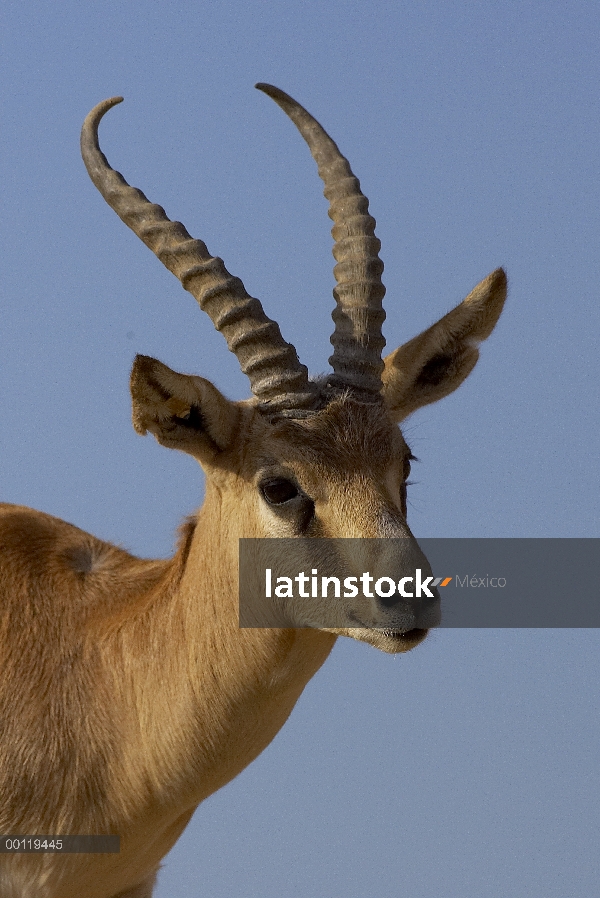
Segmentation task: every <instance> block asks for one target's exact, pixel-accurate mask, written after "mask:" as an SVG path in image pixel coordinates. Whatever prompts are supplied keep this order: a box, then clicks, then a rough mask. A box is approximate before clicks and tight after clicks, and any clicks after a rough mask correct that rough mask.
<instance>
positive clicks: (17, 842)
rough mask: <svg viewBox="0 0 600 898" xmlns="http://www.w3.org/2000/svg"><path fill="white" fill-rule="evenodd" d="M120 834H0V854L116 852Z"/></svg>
mask: <svg viewBox="0 0 600 898" xmlns="http://www.w3.org/2000/svg"><path fill="white" fill-rule="evenodd" d="M120 850H121V837H120V836H56V835H54V836H30V835H15V836H0V854H118V853H119V852H120Z"/></svg>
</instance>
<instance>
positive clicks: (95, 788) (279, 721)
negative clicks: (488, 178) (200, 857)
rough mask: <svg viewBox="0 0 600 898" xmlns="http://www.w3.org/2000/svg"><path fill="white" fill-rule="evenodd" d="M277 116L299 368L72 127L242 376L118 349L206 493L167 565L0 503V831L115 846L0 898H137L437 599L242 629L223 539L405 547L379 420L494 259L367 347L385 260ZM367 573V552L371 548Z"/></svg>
mask: <svg viewBox="0 0 600 898" xmlns="http://www.w3.org/2000/svg"><path fill="white" fill-rule="evenodd" d="M257 86H258V87H259V88H260V89H261V90H263V91H264V92H265V93H267V94H268V95H269V96H271V97H272V98H273V99H274V100H275V102H276V103H278V105H279V106H280V107H281V108H282V109H283V110H284V111H285V112H286V113H287V115H288V116H289V117H290V118H291V119H292V121H293V122H294V123H295V125H296V126H297V128H298V129H299V131H300V133H301V135H302V136H303V138H304V139H305V140H306V142H307V144H308V146H309V148H310V151H311V153H312V155H313V157H314V158H315V160H316V162H317V165H318V169H319V174H320V176H321V178H322V179H323V182H324V184H325V195H326V197H327V198H328V200H329V202H330V212H329V214H330V216H331V218H332V219H333V221H334V228H333V231H332V233H333V237H334V240H335V248H334V251H333V252H334V256H335V258H336V260H337V265H336V266H335V269H334V272H335V278H336V281H337V286H336V288H335V290H334V296H335V300H336V306H335V310H334V312H333V319H334V322H335V329H334V333H333V336H332V338H331V342H332V343H333V347H334V351H333V355H332V357H331V359H330V362H331V366H332V369H333V373H332V374H330V375H329V376H327V377H325V378H322V379H320V380H317V381H313V380H310V379H309V377H308V374H307V370H306V368H305V367H304V366H303V365H301V364H300V362H299V360H298V357H297V355H296V351H295V349H294V347H293V346H292V345H291V344H289V343H286V342H285V341H284V340H283V338H282V336H281V334H280V331H279V328H278V326H277V324H275V323H274V322H273V321H271V320H269V319H268V318H267V317H266V315H265V314H264V312H263V309H262V307H261V304H260V303H259V301H258V300H256V299H252V298H251V297H250V296H248V294H247V293H246V291H245V289H244V287H243V285H242V282H241V281H240V280H238V279H237V278H234V277H232V276H231V275H230V274H229V273H228V272H227V270H226V269H225V267H224V265H223V262H222V261H221V260H220V259H218V258H214V257H211V256H210V255H209V253H208V250H207V248H206V246H205V244H204V243H202V242H201V241H199V240H193V239H192V238H191V237H190V236H189V235H188V233H187V231H186V230H185V228H184V227H183V226H182V225H181V224H179V223H177V222H171V221H169V219H168V218H167V217H166V215H165V213H164V211H163V209H162V208H161V207H160V206H157V205H153V204H151V203H150V202H149V201H148V200H147V199H146V197H145V196H144V195H143V194H142V193H141V192H140V191H138V190H135V189H134V188H132V187H130V186H128V185H127V183H126V182H125V181H124V179H123V178H122V176H121V175H120V174H118V172H115V171H113V170H112V169H111V168H110V166H109V165H108V163H107V161H106V159H105V157H104V156H103V155H102V153H101V151H100V148H99V145H98V137H97V130H98V125H99V122H100V120H101V118H102V116H103V115H104V114H105V113H106V112H107V111H108V110H109V109H110V108H111V107H112V106H114V105H115V104H116V103H119V102H120V98H114V99H112V100H107V101H105V102H103V103H100V104H99V105H98V106H96V108H95V109H94V110H92V112H91V113H90V114H89V116H88V117H87V118H86V120H85V123H84V125H83V130H82V137H81V147H82V154H83V159H84V162H85V165H86V167H87V170H88V172H89V174H90V177H91V179H92V181H93V182H94V184H95V185H96V187H97V188H98V190H99V191H100V193H101V194H102V196H103V197H104V199H105V200H106V201H107V202H108V204H109V205H110V206H111V207H112V208H113V209H114V210H115V211H116V212H117V214H118V215H119V216H120V217H121V218H122V220H123V221H124V222H125V223H126V224H127V225H128V226H129V227H130V228H132V229H133V231H134V232H135V233H136V234H137V235H138V236H139V237H140V238H141V239H142V240H143V241H144V243H146V245H147V246H149V247H150V248H151V249H152V250H153V252H154V253H155V254H156V255H157V256H158V258H159V259H160V260H161V261H162V262H163V263H164V264H165V265H166V266H167V267H168V268H169V270H170V271H172V272H173V273H174V274H175V275H176V276H177V277H178V278H179V279H180V281H181V283H182V285H183V286H184V287H185V289H186V290H189V291H190V292H191V293H192V294H193V296H194V297H195V298H196V299H197V301H198V303H199V305H200V307H201V308H202V309H203V310H204V311H205V312H206V313H207V314H208V315H209V316H210V318H211V320H212V321H213V323H214V325H215V327H216V328H217V329H218V330H219V331H221V333H222V334H223V336H224V337H225V339H226V341H227V345H228V347H229V349H230V350H231V351H232V352H234V353H235V355H236V356H237V358H238V360H239V363H240V365H241V368H242V370H243V371H244V372H245V374H246V375H247V376H248V378H249V381H250V387H251V391H252V393H253V398H252V399H250V400H246V401H243V402H232V401H230V400H229V399H226V398H225V397H224V396H223V395H222V394H221V393H220V392H219V390H217V389H216V387H214V386H213V385H212V383H210V381H208V380H204V379H203V378H202V377H197V376H193V375H184V374H178V373H177V372H175V371H172V370H171V369H169V368H167V366H166V365H163V364H162V363H161V362H158V361H156V360H155V359H152V358H148V357H145V356H137V357H136V359H135V362H134V365H133V371H132V374H131V394H132V398H133V423H134V427H135V429H136V430H137V432H138V433H140V434H145V433H147V432H148V431H150V432H151V433H152V434H153V435H154V436H155V437H156V439H157V440H158V441H159V442H160V443H161V444H162V445H164V446H168V447H171V448H175V449H180V450H181V451H183V452H187V453H189V454H191V455H193V456H194V457H195V458H196V459H197V460H198V461H199V463H200V464H201V466H202V468H203V470H204V472H205V475H206V496H205V500H204V504H203V505H202V507H201V509H200V510H199V512H198V514H197V515H196V517H195V518H194V519H193V520H189V521H188V522H187V523H185V524H184V525H183V527H182V528H181V535H180V540H179V547H178V550H177V552H176V553H175V555H174V557H173V558H171V559H168V560H157V561H152V560H150V561H149V560H141V559H138V558H134V557H133V556H132V555H130V554H128V553H127V552H126V551H124V550H123V549H121V548H118V547H116V546H113V545H110V544H107V543H104V542H102V541H100V540H98V539H96V538H95V537H93V536H91V535H89V534H87V533H84V532H83V531H81V530H79V529H77V528H76V527H74V526H73V525H71V524H67V523H65V522H63V521H59V520H57V519H55V518H52V517H50V516H49V515H46V514H43V513H41V512H38V511H32V510H30V509H28V508H24V507H20V506H14V505H2V506H0V550H1V552H0V659H1V664H2V679H1V681H0V732H1V738H0V833H4V834H59V835H60V834H108V833H113V834H118V835H120V837H121V851H120V853H119V854H89V855H83V854H69V855H61V854H43V855H41V854H37V855H34V854H16V855H12V856H8V855H6V854H4V855H0V898H34V896H35V898H114V896H120V898H125V896H127V898H148V896H150V895H151V893H152V889H153V884H154V881H155V876H156V871H157V869H158V865H159V863H160V860H161V858H162V857H164V855H165V854H166V853H167V852H168V851H169V849H170V848H171V847H172V845H173V844H174V842H175V841H176V840H177V838H178V837H179V835H180V834H181V832H182V831H183V829H184V827H185V826H186V824H187V823H188V821H189V819H190V817H191V816H192V813H193V812H194V809H195V808H196V806H197V805H198V804H199V802H201V801H202V800H203V799H204V798H206V797H207V796H208V795H210V794H211V793H213V792H214V791H215V790H216V789H219V788H220V787H221V786H223V785H224V784H225V783H227V782H228V781H230V780H231V779H232V778H233V777H235V776H236V775H237V774H238V773H239V772H240V771H241V770H243V768H244V767H246V765H248V764H249V763H250V762H251V761H252V760H253V759H254V758H255V757H256V756H257V755H258V754H259V753H260V752H261V751H262V750H263V749H264V748H265V746H266V745H268V743H269V742H270V741H271V740H272V739H273V737H274V736H275V734H276V733H277V732H278V730H279V729H280V728H281V727H282V726H283V724H284V723H285V721H286V719H287V717H288V715H289V714H290V712H291V710H292V708H293V707H294V704H295V703H296V701H297V699H298V697H299V695H300V694H301V692H302V690H303V689H304V686H305V685H306V683H307V682H308V680H309V679H310V678H311V677H312V676H313V674H314V673H315V672H316V671H317V670H318V669H319V667H320V666H321V665H322V664H323V662H324V661H325V659H326V658H327V656H328V654H329V653H330V651H331V649H332V647H333V644H334V642H335V640H336V638H337V636H339V635H344V636H351V637H353V638H355V639H359V640H362V641H364V642H367V643H370V644H371V645H373V646H375V647H376V648H379V649H381V650H383V651H385V652H391V653H393V652H403V651H407V650H409V649H411V648H413V646H415V645H417V644H418V643H419V642H420V641H421V640H422V639H423V638H424V637H425V635H426V633H427V628H428V627H429V626H431V625H432V624H435V623H436V621H437V614H438V610H437V607H436V603H435V602H434V603H432V604H431V605H430V606H427V607H420V606H418V605H417V604H416V603H411V602H410V601H398V602H396V603H392V602H389V601H386V602H383V601H379V600H378V599H377V598H374V599H372V600H371V601H370V602H366V603H365V600H364V598H363V599H362V603H360V602H358V600H346V603H345V605H343V606H342V607H341V608H340V609H339V611H340V613H341V614H342V615H343V621H342V623H344V626H340V627H335V628H323V629H319V628H315V627H314V626H304V627H303V626H302V624H303V623H310V621H306V620H304V619H303V617H302V614H303V612H302V609H301V608H295V607H290V608H289V620H290V621H293V622H294V626H287V627H281V628H272V629H269V628H248V629H242V628H240V627H239V622H238V574H237V567H238V541H239V539H240V538H241V537H252V538H262V537H281V536H284V537H289V538H296V537H306V538H313V537H323V538H329V537H335V538H340V539H345V538H350V537H351V538H365V539H371V538H388V537H399V538H403V539H404V540H406V543H405V545H406V547H407V550H406V552H405V553H404V554H403V560H402V561H401V562H399V565H400V568H399V573H400V575H402V570H403V569H404V568H406V567H407V566H409V565H410V564H413V563H415V562H416V563H420V564H421V565H423V566H425V567H427V562H426V561H425V559H424V558H423V556H422V555H421V554H420V550H419V548H418V545H417V543H416V541H415V540H414V537H413V536H412V534H411V532H410V530H409V528H408V524H407V522H406V478H407V475H408V471H409V467H410V460H411V454H410V450H409V448H408V446H407V444H406V442H405V440H404V438H403V436H402V434H401V432H400V430H399V429H398V427H397V424H398V423H399V422H400V421H402V420H403V419H404V418H405V417H406V416H407V415H409V414H410V413H411V412H413V411H414V410H415V409H417V408H419V407H421V406H423V405H426V404H427V403H430V402H435V401H436V400H438V399H440V398H442V397H443V396H446V395H447V394H448V393H450V392H452V391H453V390H455V389H456V388H457V387H458V386H459V385H460V384H461V383H462V381H463V380H464V379H465V378H466V377H467V375H468V374H469V372H470V371H471V369H472V368H473V366H474V365H475V363H476V361H477V358H478V349H477V344H478V343H479V342H480V341H482V340H485V339H486V338H487V337H488V336H489V334H490V333H491V331H492V330H493V328H494V326H495V324H496V322H497V320H498V317H499V315H500V312H501V310H502V305H503V302H504V299H505V295H506V278H505V275H504V272H503V271H502V270H501V269H498V270H497V271H495V272H494V273H493V274H491V275H489V277H487V278H486V279H485V280H484V281H482V282H481V283H480V284H479V285H478V286H477V287H476V288H475V289H474V290H473V291H472V293H470V294H469V296H468V297H467V298H466V299H465V300H464V302H462V303H461V304H460V305H459V306H457V307H456V308H455V309H454V310H453V311H451V312H449V313H448V314H447V315H445V316H444V317H443V318H442V319H441V320H440V321H438V322H437V324H434V325H433V326H432V327H430V328H429V329H428V330H426V331H425V332H423V333H422V334H420V335H419V336H417V337H415V338H414V339H412V340H410V341H409V342H408V343H406V344H404V345H403V346H401V347H400V348H399V349H396V350H395V351H394V352H392V353H391V354H390V355H388V356H387V357H386V358H385V360H382V357H381V354H382V349H383V346H384V343H385V341H384V339H383V336H382V332H381V325H382V323H383V320H384V317H385V316H384V312H383V309H382V299H383V295H384V292H385V290H384V287H383V284H382V280H381V275H382V271H383V264H382V263H381V261H380V259H379V256H378V252H379V248H380V243H379V240H378V239H377V238H376V237H375V235H374V227H375V221H374V219H373V218H372V217H371V216H370V215H369V214H368V202H367V199H366V198H365V197H364V196H363V194H362V193H361V190H360V185H359V182H358V181H357V180H356V178H355V177H354V176H353V174H352V172H351V170H350V167H349V165H348V162H347V161H346V159H345V158H344V157H343V156H342V155H341V154H340V152H339V150H338V148H337V146H336V145H335V143H333V141H332V140H331V139H330V138H329V136H328V135H327V134H326V133H325V131H324V130H323V129H322V128H321V126H320V125H319V124H318V123H317V122H316V121H315V119H314V118H312V117H311V116H310V115H309V114H308V112H306V110H304V109H303V108H302V107H301V106H300V105H299V104H298V103H296V102H295V101H294V100H292V99H291V97H289V96H287V95H286V94H285V93H283V92H282V91H280V90H278V89H277V88H274V87H271V86H269V85H265V84H259V85H257ZM373 561H374V564H375V566H376V565H377V559H376V558H375V559H373Z"/></svg>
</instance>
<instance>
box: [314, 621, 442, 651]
mask: <svg viewBox="0 0 600 898" xmlns="http://www.w3.org/2000/svg"><path fill="white" fill-rule="evenodd" d="M330 632H333V633H337V634H338V636H349V637H350V638H351V639H357V640H359V642H368V643H369V645H372V646H373V647H374V648H376V649H379V650H380V651H381V652H387V653H388V655H397V654H398V653H400V652H410V650H411V649H414V647H415V646H416V645H419V643H420V642H423V640H424V639H425V637H426V636H427V634H428V633H429V630H428V629H421V628H417V627H415V628H413V629H412V630H388V629H385V628H381V629H373V628H370V627H348V628H345V629H339V630H332V631H330Z"/></svg>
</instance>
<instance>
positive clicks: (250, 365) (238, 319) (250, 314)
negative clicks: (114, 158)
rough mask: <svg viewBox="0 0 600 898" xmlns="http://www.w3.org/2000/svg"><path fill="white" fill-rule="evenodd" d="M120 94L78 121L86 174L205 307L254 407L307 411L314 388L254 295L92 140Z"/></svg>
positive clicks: (283, 411) (312, 403) (282, 411)
mask: <svg viewBox="0 0 600 898" xmlns="http://www.w3.org/2000/svg"><path fill="white" fill-rule="evenodd" d="M122 99H123V98H122V97H113V98H112V99H111V100H105V101H104V102H103V103H99V104H98V105H97V106H96V107H95V108H94V109H92V111H91V112H90V114H89V115H88V116H87V118H86V119H85V121H84V123H83V128H82V129H81V155H82V156H83V161H84V163H85V167H86V168H87V170H88V174H89V176H90V178H91V179H92V181H93V182H94V184H95V185H96V187H97V188H98V190H99V191H100V193H101V194H102V196H103V197H104V199H105V200H106V202H107V203H108V205H109V206H110V207H111V208H112V209H114V211H115V212H116V213H117V215H118V216H119V218H121V219H122V221H124V222H125V224H126V225H127V226H128V227H130V228H131V230H132V231H133V232H134V233H135V234H137V236H138V237H140V238H141V240H143V241H144V243H145V244H146V246H148V247H149V248H150V249H151V250H152V252H153V253H154V254H155V255H156V256H158V258H159V259H160V261H161V262H162V263H163V265H165V266H166V267H167V268H168V269H169V271H171V272H173V274H174V275H175V276H176V277H178V278H179V280H180V281H181V283H182V285H183V287H184V288H185V289H186V290H189V292H190V293H191V294H192V296H194V298H195V299H196V300H197V301H198V303H199V305H200V308H201V309H203V310H204V311H205V312H206V313H207V314H208V315H209V317H210V319H211V321H212V322H213V324H214V326H215V327H216V329H217V330H218V331H220V332H221V333H222V334H223V336H224V337H225V339H226V341H227V346H228V347H229V349H230V350H231V352H233V353H235V355H236V357H237V359H238V361H239V363H240V365H241V368H242V371H243V372H244V374H246V375H247V376H248V378H249V380H250V386H251V389H252V392H253V393H254V395H255V396H256V397H257V399H258V400H259V407H260V408H261V410H263V411H273V412H276V413H280V414H288V415H292V416H294V415H295V416H301V415H302V414H303V413H308V412H310V411H311V410H312V409H314V407H315V405H316V403H317V388H316V386H315V385H313V384H312V383H311V382H309V380H308V371H307V369H306V367H305V366H304V365H301V364H300V362H299V360H298V356H297V354H296V350H295V349H294V347H293V346H292V345H291V343H286V342H285V340H284V339H283V337H282V336H281V332H280V330H279V327H278V325H277V324H276V323H275V322H274V321H271V320H270V319H269V318H267V316H266V315H265V313H264V311H263V308H262V305H261V304H260V302H259V301H258V299H253V298H252V297H251V296H249V295H248V293H246V290H245V288H244V285H243V284H242V282H241V280H240V279H239V278H236V277H232V276H231V275H230V274H229V272H228V271H227V269H226V268H225V265H224V264H223V261H222V260H221V259H219V258H216V257H213V256H211V255H210V253H209V252H208V250H207V248H206V245H205V244H204V243H203V242H202V241H201V240H194V239H193V238H192V237H190V235H189V234H188V232H187V231H186V229H185V228H184V226H183V225H182V224H181V223H180V222H178V221H170V220H169V219H168V218H167V216H166V214H165V211H164V209H163V208H162V207H161V206H157V205H156V204H154V203H151V202H149V200H148V199H146V197H145V196H144V194H143V193H142V192H141V191H140V190H136V188H134V187H130V186H129V184H128V183H127V181H125V179H124V178H123V176H122V175H121V174H119V172H117V171H114V170H113V169H112V168H111V167H110V165H109V164H108V162H107V160H106V157H105V156H104V154H103V153H102V151H101V150H100V146H99V144H98V125H99V124H100V120H101V118H102V116H103V115H104V114H105V112H107V111H108V110H109V109H111V107H113V106H115V105H116V104H117V103H120V102H121V101H122Z"/></svg>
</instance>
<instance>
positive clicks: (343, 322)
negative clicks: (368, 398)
mask: <svg viewBox="0 0 600 898" xmlns="http://www.w3.org/2000/svg"><path fill="white" fill-rule="evenodd" d="M256 87H257V88H258V89H259V90H262V91H264V93H266V94H268V96H270V97H271V98H272V99H273V100H275V102H276V103H277V105H278V106H280V107H281V108H282V109H283V111H284V112H285V113H286V115H288V116H289V117H290V118H291V120H292V121H293V123H294V124H295V125H296V127H297V128H298V130H299V131H300V134H301V135H302V137H303V138H304V140H305V141H306V143H307V144H308V147H309V149H310V152H311V154H312V157H313V159H314V160H315V162H316V163H317V167H318V170H319V175H320V177H321V179H322V181H323V183H324V184H325V190H324V193H325V196H326V197H327V199H328V200H329V217H330V218H331V219H333V222H334V226H333V228H332V231H331V234H332V236H333V239H334V240H335V245H334V247H333V255H334V257H335V260H336V262H337V265H336V266H335V268H334V269H333V273H334V275H335V279H336V281H337V287H335V288H334V290H333V295H334V297H335V301H336V308H335V309H334V311H333V314H332V317H333V320H334V323H335V330H334V332H333V335H332V337H331V342H332V344H333V355H332V356H331V358H330V359H329V363H330V365H331V367H332V368H333V370H334V375H333V377H331V378H329V383H331V385H332V386H334V387H340V386H341V387H351V388H354V389H359V390H361V391H365V392H367V393H371V394H373V393H374V394H378V393H379V391H380V390H381V372H382V371H383V362H382V360H381V352H382V350H383V347H384V346H385V340H384V338H383V336H382V333H381V325H382V324H383V321H384V319H385V312H384V311H383V307H382V299H383V297H384V294H385V287H384V286H383V283H382V280H381V274H382V272H383V262H382V261H381V259H380V258H379V255H378V253H379V250H380V249H381V243H380V242H379V240H378V239H377V237H375V219H374V218H372V217H371V216H370V215H369V201H368V200H367V198H366V197H365V196H364V195H363V193H362V192H361V189H360V183H359V181H358V179H357V178H355V177H354V175H353V174H352V170H351V169H350V165H349V163H348V160H347V159H345V158H344V156H342V154H341V153H340V151H339V149H338V148H337V146H336V144H335V143H334V142H333V140H332V139H331V137H329V135H328V134H327V132H326V131H324V129H323V128H322V127H321V125H320V124H319V123H318V122H317V121H316V120H315V119H314V118H313V117H312V115H310V114H309V113H308V112H307V111H306V109H304V108H303V107H302V106H300V104H299V103H297V102H296V101H295V100H293V99H292V98H291V97H290V96H288V95H287V94H286V93H284V92H283V91H282V90H279V89H278V88H277V87H273V86H272V85H271V84H257V85H256Z"/></svg>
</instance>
